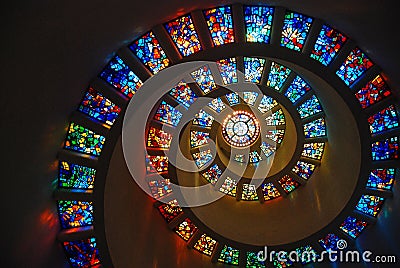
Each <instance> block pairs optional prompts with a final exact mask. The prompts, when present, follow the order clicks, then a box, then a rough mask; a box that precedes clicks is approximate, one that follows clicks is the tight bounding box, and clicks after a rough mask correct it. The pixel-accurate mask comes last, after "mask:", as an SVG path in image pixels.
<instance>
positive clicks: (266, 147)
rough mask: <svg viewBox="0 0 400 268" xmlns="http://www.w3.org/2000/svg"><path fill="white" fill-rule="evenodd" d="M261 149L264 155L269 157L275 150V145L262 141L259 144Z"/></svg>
mask: <svg viewBox="0 0 400 268" xmlns="http://www.w3.org/2000/svg"><path fill="white" fill-rule="evenodd" d="M260 148H261V151H262V152H263V153H264V155H265V156H266V157H270V156H271V155H272V154H273V153H275V151H276V147H275V146H272V145H271V144H269V143H267V142H265V141H263V142H262V143H261V145H260Z"/></svg>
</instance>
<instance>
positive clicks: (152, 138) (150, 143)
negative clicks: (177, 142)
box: [147, 127, 172, 149]
mask: <svg viewBox="0 0 400 268" xmlns="http://www.w3.org/2000/svg"><path fill="white" fill-rule="evenodd" d="M171 140H172V135H171V134H170V133H168V132H166V131H164V130H162V129H158V128H155V127H150V129H149V133H148V135H147V147H149V148H156V149H169V146H170V145H171Z"/></svg>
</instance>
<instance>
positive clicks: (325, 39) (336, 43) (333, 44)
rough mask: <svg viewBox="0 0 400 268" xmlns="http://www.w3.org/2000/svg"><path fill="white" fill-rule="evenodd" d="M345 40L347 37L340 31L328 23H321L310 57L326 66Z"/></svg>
mask: <svg viewBox="0 0 400 268" xmlns="http://www.w3.org/2000/svg"><path fill="white" fill-rule="evenodd" d="M346 40H347V37H346V36H344V35H343V34H342V33H340V32H338V31H336V30H335V29H333V28H332V27H330V26H328V25H322V29H321V32H320V33H319V35H318V39H317V41H316V42H315V45H314V49H313V51H312V52H311V55H310V57H311V58H313V59H315V60H317V61H319V62H320V63H322V64H323V65H325V66H328V65H329V63H331V61H332V60H333V58H334V57H335V56H336V54H337V53H338V51H339V50H340V49H341V48H342V47H343V44H344V43H345V42H346Z"/></svg>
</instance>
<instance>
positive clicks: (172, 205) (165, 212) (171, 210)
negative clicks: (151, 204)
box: [157, 199, 182, 222]
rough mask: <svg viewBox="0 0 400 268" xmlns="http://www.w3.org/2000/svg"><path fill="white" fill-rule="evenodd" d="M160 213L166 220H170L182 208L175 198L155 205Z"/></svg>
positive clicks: (180, 211) (179, 212)
mask: <svg viewBox="0 0 400 268" xmlns="http://www.w3.org/2000/svg"><path fill="white" fill-rule="evenodd" d="M157 209H158V211H159V212H160V214H161V215H162V216H163V218H164V219H165V221H166V222H171V221H172V220H173V219H175V218H176V217H177V216H178V215H179V214H181V213H182V208H181V207H180V206H179V204H178V201H176V199H174V200H171V201H169V202H168V203H163V204H161V205H159V206H158V207H157Z"/></svg>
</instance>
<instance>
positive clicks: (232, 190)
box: [219, 177, 237, 197]
mask: <svg viewBox="0 0 400 268" xmlns="http://www.w3.org/2000/svg"><path fill="white" fill-rule="evenodd" d="M236 185H237V181H236V180H235V179H232V178H231V177H226V179H225V181H224V183H223V184H222V185H221V188H219V191H220V192H222V193H224V194H227V195H230V196H233V197H235V196H236V187H237V186H236Z"/></svg>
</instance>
